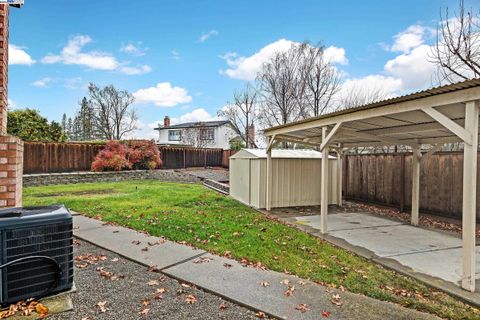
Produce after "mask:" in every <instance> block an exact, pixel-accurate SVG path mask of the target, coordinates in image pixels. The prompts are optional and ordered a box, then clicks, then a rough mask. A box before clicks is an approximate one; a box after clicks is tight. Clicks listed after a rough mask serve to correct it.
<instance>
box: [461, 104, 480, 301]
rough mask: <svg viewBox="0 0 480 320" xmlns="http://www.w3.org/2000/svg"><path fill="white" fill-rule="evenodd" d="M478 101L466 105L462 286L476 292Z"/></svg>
mask: <svg viewBox="0 0 480 320" xmlns="http://www.w3.org/2000/svg"><path fill="white" fill-rule="evenodd" d="M478 116H479V111H478V101H472V102H467V103H466V105H465V130H466V131H467V132H468V133H469V134H470V135H471V137H472V141H471V143H470V144H465V145H464V149H463V205H462V245H463V267H462V270H463V272H462V288H464V289H465V290H468V291H471V292H475V264H476V257H475V226H476V207H477V152H478Z"/></svg>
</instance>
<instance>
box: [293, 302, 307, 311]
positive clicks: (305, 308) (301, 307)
mask: <svg viewBox="0 0 480 320" xmlns="http://www.w3.org/2000/svg"><path fill="white" fill-rule="evenodd" d="M295 309H296V310H299V311H300V312H301V313H305V312H307V311H308V310H310V309H308V306H307V305H306V304H305V303H301V304H299V305H298V306H297V307H295Z"/></svg>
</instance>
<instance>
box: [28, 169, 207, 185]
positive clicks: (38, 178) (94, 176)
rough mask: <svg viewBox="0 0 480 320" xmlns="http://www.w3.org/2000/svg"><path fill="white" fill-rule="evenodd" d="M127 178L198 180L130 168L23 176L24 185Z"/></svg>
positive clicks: (189, 176)
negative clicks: (112, 170)
mask: <svg viewBox="0 0 480 320" xmlns="http://www.w3.org/2000/svg"><path fill="white" fill-rule="evenodd" d="M128 180H159V181H171V182H188V183H192V182H200V179H199V178H197V177H195V176H193V175H190V174H187V173H182V172H177V171H175V170H131V171H115V172H88V171H85V172H67V173H40V174H26V175H24V176H23V185H24V186H25V187H33V186H46V185H53V184H74V183H89V182H92V183H93V182H115V181H128Z"/></svg>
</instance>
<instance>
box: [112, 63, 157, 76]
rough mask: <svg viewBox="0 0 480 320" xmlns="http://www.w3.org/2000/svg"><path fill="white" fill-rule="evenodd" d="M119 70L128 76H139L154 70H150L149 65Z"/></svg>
mask: <svg viewBox="0 0 480 320" xmlns="http://www.w3.org/2000/svg"><path fill="white" fill-rule="evenodd" d="M119 70H120V72H122V73H125V74H128V75H137V74H145V73H149V72H150V71H152V68H150V67H149V66H147V65H139V66H136V67H129V66H124V67H121V68H120V69H119Z"/></svg>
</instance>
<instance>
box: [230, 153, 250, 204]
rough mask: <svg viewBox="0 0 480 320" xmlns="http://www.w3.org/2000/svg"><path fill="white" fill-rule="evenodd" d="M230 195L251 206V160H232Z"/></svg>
mask: <svg viewBox="0 0 480 320" xmlns="http://www.w3.org/2000/svg"><path fill="white" fill-rule="evenodd" d="M230 195H231V196H232V197H233V198H235V199H237V200H239V201H241V202H243V203H245V204H248V205H250V160H249V159H231V160H230Z"/></svg>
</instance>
